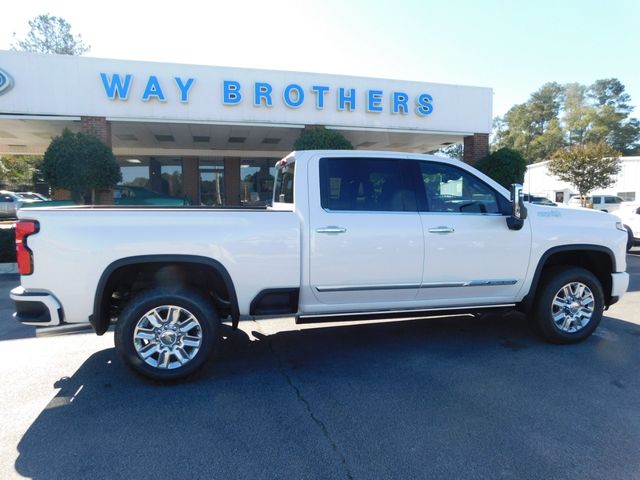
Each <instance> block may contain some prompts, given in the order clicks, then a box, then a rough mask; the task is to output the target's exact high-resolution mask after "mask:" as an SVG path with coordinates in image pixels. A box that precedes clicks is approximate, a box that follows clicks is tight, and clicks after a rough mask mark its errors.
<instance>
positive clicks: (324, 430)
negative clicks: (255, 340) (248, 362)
mask: <svg viewBox="0 0 640 480" xmlns="http://www.w3.org/2000/svg"><path fill="white" fill-rule="evenodd" d="M253 322H254V323H255V324H256V328H257V330H258V332H260V334H262V335H263V337H264V341H266V342H267V345H268V346H269V350H270V351H271V353H272V354H273V355H274V356H275V357H276V359H277V361H278V370H279V371H280V373H281V374H282V376H283V377H284V378H285V380H286V381H287V384H288V385H289V386H290V387H291V389H292V390H293V391H294V392H295V394H296V398H297V399H298V401H299V402H301V403H302V404H303V405H304V406H305V409H306V410H307V413H308V414H309V418H311V420H312V421H313V423H315V424H316V425H317V426H318V427H319V428H320V431H321V432H322V435H323V436H324V438H325V439H326V440H327V442H329V445H331V448H332V450H333V451H334V453H335V454H336V455H337V456H338V457H339V458H340V463H341V464H342V468H343V469H344V471H345V474H346V476H347V479H348V480H354V479H353V475H352V474H351V469H350V468H349V464H348V463H347V458H346V457H345V456H344V454H343V453H342V451H341V450H340V448H339V447H338V444H337V443H336V442H335V441H334V440H333V438H332V437H331V434H330V433H329V429H328V428H327V426H326V425H325V424H324V422H323V421H322V420H320V419H319V418H318V417H317V416H316V415H315V413H313V410H312V409H311V404H310V403H309V401H308V400H307V399H306V398H305V396H304V395H303V394H302V392H301V391H300V389H299V388H298V386H297V385H296V384H295V383H293V379H292V378H291V376H290V375H289V374H288V373H287V371H286V369H285V367H284V365H283V358H282V355H281V354H280V353H279V352H278V351H277V350H276V348H275V346H274V344H273V342H272V341H271V339H270V338H269V336H268V335H265V334H264V333H263V332H262V331H261V330H260V325H259V324H258V322H256V321H255V320H253Z"/></svg>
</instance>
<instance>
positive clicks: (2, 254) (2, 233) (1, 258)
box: [0, 228, 16, 263]
mask: <svg viewBox="0 0 640 480" xmlns="http://www.w3.org/2000/svg"><path fill="white" fill-rule="evenodd" d="M15 261H16V229H15V228H2V229H0V263H13V262H15Z"/></svg>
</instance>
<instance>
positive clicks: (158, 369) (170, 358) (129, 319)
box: [114, 289, 220, 380]
mask: <svg viewBox="0 0 640 480" xmlns="http://www.w3.org/2000/svg"><path fill="white" fill-rule="evenodd" d="M219 331H220V320H219V318H218V315H217V313H216V311H215V309H214V307H213V305H212V304H211V302H210V301H208V300H207V299H206V297H204V296H203V295H201V294H199V293H198V292H194V291H182V292H166V291H163V290H161V289H154V290H149V291H147V292H143V293H141V294H139V295H138V296H136V297H134V298H133V299H132V300H131V302H129V304H127V305H126V306H125V308H124V309H123V310H122V313H121V314H120V316H119V318H118V323H117V324H116V331H115V335H114V340H115V347H116V351H117V352H118V354H119V355H120V357H121V358H122V360H123V361H124V363H125V364H126V365H127V366H128V367H129V368H131V369H133V370H134V371H135V372H137V373H139V374H142V375H144V376H145V377H148V378H151V379H154V380H177V379H180V378H184V377H186V376H188V375H190V374H191V373H193V372H195V371H196V370H197V369H198V368H200V367H201V366H202V365H203V364H204V363H205V362H206V361H207V359H208V358H209V356H210V355H211V352H212V351H213V347H214V345H215V343H216V342H217V341H218V337H219Z"/></svg>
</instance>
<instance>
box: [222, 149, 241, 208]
mask: <svg viewBox="0 0 640 480" xmlns="http://www.w3.org/2000/svg"><path fill="white" fill-rule="evenodd" d="M224 204H225V205H232V206H237V205H240V204H241V203H240V159H239V158H229V157H227V158H225V159H224Z"/></svg>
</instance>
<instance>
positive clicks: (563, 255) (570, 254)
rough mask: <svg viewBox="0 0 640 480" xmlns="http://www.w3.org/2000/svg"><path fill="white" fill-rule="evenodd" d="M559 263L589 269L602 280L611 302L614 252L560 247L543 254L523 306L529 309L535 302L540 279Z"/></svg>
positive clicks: (601, 249) (606, 298) (608, 299)
mask: <svg viewBox="0 0 640 480" xmlns="http://www.w3.org/2000/svg"><path fill="white" fill-rule="evenodd" d="M558 265H568V266H573V267H581V268H584V269H586V270H589V271H590V272H591V273H593V274H594V275H595V276H596V278H597V279H598V280H599V281H600V284H601V285H602V289H603V292H604V300H605V305H606V306H609V305H610V304H611V301H612V298H611V273H612V272H614V271H615V264H614V257H613V254H612V253H611V252H610V251H609V250H608V249H606V248H604V247H600V248H578V249H564V248H563V249H559V250H557V251H549V252H547V253H545V255H543V257H542V259H541V260H540V263H539V264H538V267H537V268H536V273H535V275H534V277H533V282H532V284H531V288H530V290H529V293H528V294H527V296H526V297H525V298H524V299H523V301H522V304H523V305H522V306H523V308H524V309H525V310H528V309H529V308H530V307H531V304H532V303H533V301H534V299H535V296H536V290H537V287H538V285H539V283H540V279H541V278H542V276H543V275H544V273H545V271H547V270H548V269H549V268H551V267H555V266H558Z"/></svg>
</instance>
